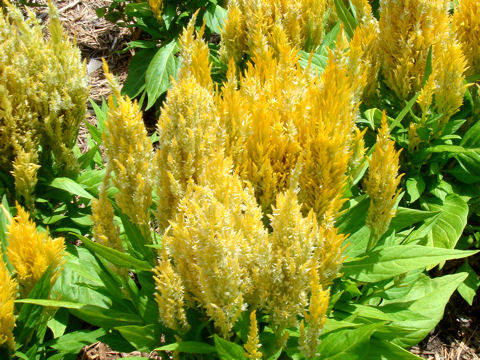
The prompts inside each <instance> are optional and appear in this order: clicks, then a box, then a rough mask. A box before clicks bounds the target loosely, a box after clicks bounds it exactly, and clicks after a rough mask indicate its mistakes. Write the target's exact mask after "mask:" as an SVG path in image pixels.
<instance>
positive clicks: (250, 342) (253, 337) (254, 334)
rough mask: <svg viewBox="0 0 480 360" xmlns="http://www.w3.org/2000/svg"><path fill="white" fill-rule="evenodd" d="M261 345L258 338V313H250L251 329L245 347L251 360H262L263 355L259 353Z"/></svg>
mask: <svg viewBox="0 0 480 360" xmlns="http://www.w3.org/2000/svg"><path fill="white" fill-rule="evenodd" d="M261 346H262V345H261V344H260V341H259V338H258V326H257V317H256V311H255V310H254V311H252V312H251V313H250V329H249V331H248V338H247V342H246V343H245V345H244V346H243V347H244V349H245V351H246V356H247V358H248V359H251V360H261V359H262V357H263V355H262V352H261V351H259V349H260V348H261Z"/></svg>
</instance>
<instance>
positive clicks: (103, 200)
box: [92, 170, 123, 251]
mask: <svg viewBox="0 0 480 360" xmlns="http://www.w3.org/2000/svg"><path fill="white" fill-rule="evenodd" d="M108 173H109V171H108V170H107V174H106V175H105V177H104V179H103V183H102V186H101V187H100V191H99V195H98V200H97V199H93V201H92V220H93V234H94V235H95V239H96V240H97V241H98V242H99V243H101V244H102V245H105V246H109V247H111V248H113V249H115V250H118V251H123V246H122V242H121V240H120V231H119V229H118V227H117V226H116V225H115V223H114V221H113V218H114V211H113V206H112V204H111V203H110V200H108V196H107V184H108V182H109V180H110V176H109V175H108Z"/></svg>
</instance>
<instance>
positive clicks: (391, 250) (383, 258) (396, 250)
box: [342, 245, 478, 282]
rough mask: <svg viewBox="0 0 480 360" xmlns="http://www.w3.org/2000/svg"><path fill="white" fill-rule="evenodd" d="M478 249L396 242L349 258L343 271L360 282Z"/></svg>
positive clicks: (466, 253)
mask: <svg viewBox="0 0 480 360" xmlns="http://www.w3.org/2000/svg"><path fill="white" fill-rule="evenodd" d="M477 252H478V251H465V250H451V249H441V248H434V247H430V246H421V245H393V246H388V247H384V248H381V249H378V250H375V251H372V252H370V253H369V254H367V256H365V257H364V258H362V259H357V260H351V261H348V260H347V261H346V262H345V263H344V265H343V268H342V271H343V273H344V275H345V276H348V277H351V278H353V279H355V280H358V281H363V282H377V281H382V280H386V279H389V278H392V277H394V276H397V275H401V274H404V273H406V272H409V271H412V270H415V269H424V268H427V267H430V266H434V265H437V264H439V263H441V262H443V261H446V260H451V259H460V258H464V257H467V256H471V255H473V254H476V253H477Z"/></svg>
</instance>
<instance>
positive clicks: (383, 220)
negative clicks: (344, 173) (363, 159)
mask: <svg viewBox="0 0 480 360" xmlns="http://www.w3.org/2000/svg"><path fill="white" fill-rule="evenodd" d="M394 144H395V143H394V141H392V140H390V131H389V127H388V123H387V116H386V113H385V112H384V113H383V118H382V125H381V127H380V129H379V132H378V136H377V142H376V144H375V150H374V152H373V154H372V158H371V160H370V168H369V172H368V178H367V180H366V182H365V185H366V189H365V192H366V193H367V194H368V196H369V197H370V208H369V210H368V215H367V226H368V227H369V228H370V230H371V231H372V234H373V237H374V239H376V240H378V238H380V236H382V235H383V234H384V233H385V231H387V229H388V227H389V225H390V221H391V219H392V218H393V216H395V209H394V205H395V203H396V200H397V198H398V195H399V193H400V191H399V190H397V187H398V184H399V183H400V179H401V176H399V175H398V170H399V156H400V152H399V151H395V148H394ZM376 240H374V241H376Z"/></svg>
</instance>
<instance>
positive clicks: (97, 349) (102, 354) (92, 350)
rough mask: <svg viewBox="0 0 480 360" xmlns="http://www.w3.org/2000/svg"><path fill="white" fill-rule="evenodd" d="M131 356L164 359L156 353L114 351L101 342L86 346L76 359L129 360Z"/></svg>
mask: <svg viewBox="0 0 480 360" xmlns="http://www.w3.org/2000/svg"><path fill="white" fill-rule="evenodd" d="M129 356H142V357H146V358H148V359H154V360H161V359H162V357H161V356H160V355H158V354H157V353H156V352H151V353H150V354H147V353H143V352H140V351H134V352H131V353H128V354H127V353H122V352H118V351H114V350H112V348H110V347H109V346H108V345H105V344H103V343H101V342H96V343H95V344H92V345H89V346H85V347H84V348H83V349H82V351H80V353H79V354H78V356H77V357H76V360H115V359H122V358H127V357H129Z"/></svg>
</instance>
